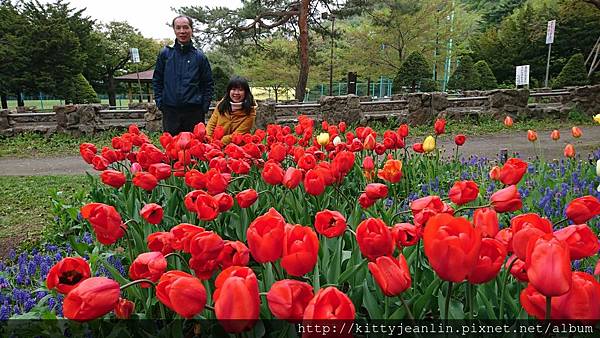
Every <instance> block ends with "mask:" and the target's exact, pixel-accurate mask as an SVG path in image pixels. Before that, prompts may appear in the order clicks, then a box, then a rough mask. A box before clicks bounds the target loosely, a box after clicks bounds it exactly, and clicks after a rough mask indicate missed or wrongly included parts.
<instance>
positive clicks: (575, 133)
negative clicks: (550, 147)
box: [571, 127, 583, 138]
mask: <svg viewBox="0 0 600 338" xmlns="http://www.w3.org/2000/svg"><path fill="white" fill-rule="evenodd" d="M571 134H572V135H573V137H574V138H580V137H581V135H583V132H582V131H581V129H580V128H579V127H573V128H571Z"/></svg>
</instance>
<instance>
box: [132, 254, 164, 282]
mask: <svg viewBox="0 0 600 338" xmlns="http://www.w3.org/2000/svg"><path fill="white" fill-rule="evenodd" d="M166 270H167V260H166V259H165V256H163V254H162V253H160V252H158V251H151V252H144V253H142V254H139V255H138V256H137V257H136V259H134V260H133V263H131V265H130V266H129V277H130V278H131V279H132V280H135V279H142V278H145V279H149V280H151V281H153V282H156V281H157V280H158V279H159V278H160V276H162V274H163V273H165V271H166ZM141 287H143V288H149V287H150V284H149V283H141Z"/></svg>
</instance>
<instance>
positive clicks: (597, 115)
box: [594, 114, 600, 123]
mask: <svg viewBox="0 0 600 338" xmlns="http://www.w3.org/2000/svg"><path fill="white" fill-rule="evenodd" d="M594 121H596V122H597V123H600V114H596V115H595V116H594Z"/></svg>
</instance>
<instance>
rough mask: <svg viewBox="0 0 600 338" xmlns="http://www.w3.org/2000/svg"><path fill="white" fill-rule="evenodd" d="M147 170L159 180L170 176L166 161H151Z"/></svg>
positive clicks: (169, 167) (169, 168)
mask: <svg viewBox="0 0 600 338" xmlns="http://www.w3.org/2000/svg"><path fill="white" fill-rule="evenodd" d="M148 172H149V173H151V174H152V175H154V177H156V179H157V180H159V181H161V180H164V179H167V178H169V177H170V176H171V166H170V165H168V164H166V163H153V164H151V165H150V167H148Z"/></svg>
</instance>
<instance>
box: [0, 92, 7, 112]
mask: <svg viewBox="0 0 600 338" xmlns="http://www.w3.org/2000/svg"><path fill="white" fill-rule="evenodd" d="M0 101H2V109H8V97H6V94H2V95H0Z"/></svg>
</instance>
